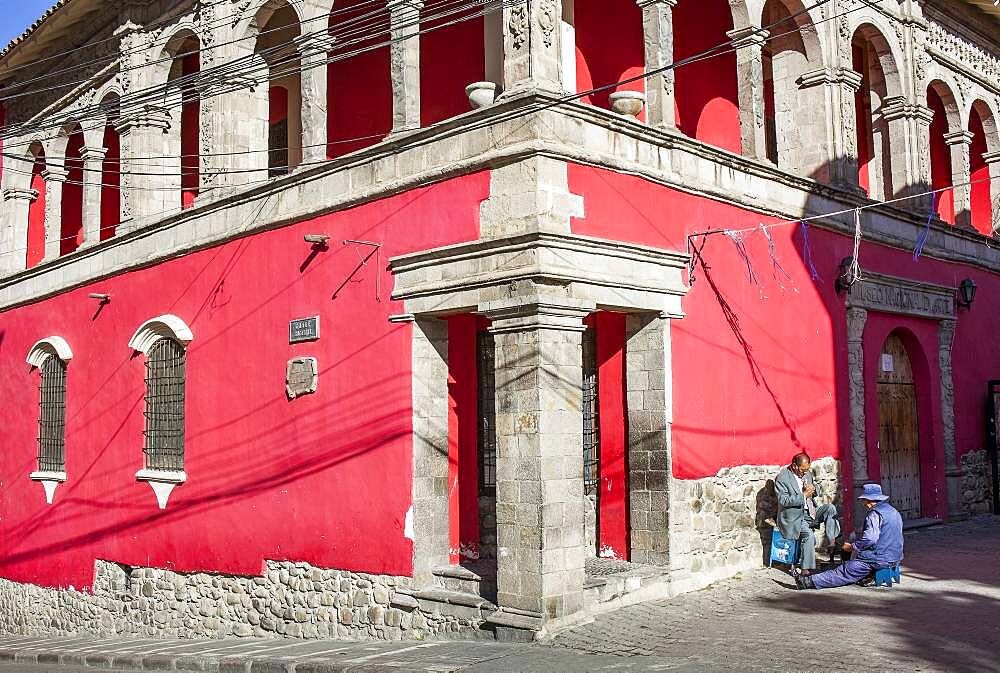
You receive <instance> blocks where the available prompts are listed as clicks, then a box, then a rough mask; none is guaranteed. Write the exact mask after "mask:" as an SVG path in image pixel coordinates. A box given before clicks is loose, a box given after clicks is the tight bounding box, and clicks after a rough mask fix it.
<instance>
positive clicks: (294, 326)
mask: <svg viewBox="0 0 1000 673" xmlns="http://www.w3.org/2000/svg"><path fill="white" fill-rule="evenodd" d="M317 339H319V316H318V315H314V316H312V317H311V318H298V319H296V320H292V321H289V323H288V343H290V344H296V343H300V342H302V341H316V340H317Z"/></svg>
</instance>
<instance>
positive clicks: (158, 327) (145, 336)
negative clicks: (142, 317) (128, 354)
mask: <svg viewBox="0 0 1000 673" xmlns="http://www.w3.org/2000/svg"><path fill="white" fill-rule="evenodd" d="M166 338H169V339H173V340H175V341H177V342H178V343H179V344H181V345H182V346H184V347H185V348H186V347H187V345H188V344H189V343H191V341H192V340H194V334H193V333H192V332H191V328H190V327H188V325H187V323H186V322H184V321H183V320H182V319H181V318H178V317H177V316H175V315H173V314H171V313H167V314H164V315H161V316H158V317H156V318H150V319H149V320H147V321H146V322H144V323H142V325H140V326H139V329H137V330H136V331H135V334H133V335H132V338H131V339H129V342H128V345H129V347H130V348H131V349H132V350H134V351H138V352H140V353H142V354H143V355H149V351H150V349H151V348H152V347H153V346H154V345H155V344H156V342H157V341H159V340H160V339H166Z"/></svg>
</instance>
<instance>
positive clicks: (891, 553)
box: [795, 484, 903, 589]
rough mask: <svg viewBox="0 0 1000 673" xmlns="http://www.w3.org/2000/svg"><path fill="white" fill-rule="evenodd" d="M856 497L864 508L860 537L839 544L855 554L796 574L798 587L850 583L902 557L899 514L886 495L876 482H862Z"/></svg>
mask: <svg viewBox="0 0 1000 673" xmlns="http://www.w3.org/2000/svg"><path fill="white" fill-rule="evenodd" d="M858 499H859V500H861V502H862V503H863V504H864V506H865V508H866V509H867V510H868V516H866V517H865V530H864V532H863V533H862V534H861V539H859V540H857V541H856V542H854V543H853V544H851V543H846V542H845V543H844V545H843V550H844V551H846V552H856V554H857V557H856V558H853V559H851V560H850V561H846V562H844V563H842V564H840V565H839V566H837V567H836V568H834V569H832V570H827V571H826V572H822V573H819V574H818V575H813V576H812V577H796V578H795V584H796V586H797V587H798V588H799V589H831V588H833V587H842V586H845V585H848V584H853V583H855V582H860V581H862V580H864V579H865V578H867V577H868V576H869V575H871V574H872V573H874V572H875V571H876V570H880V569H882V568H891V567H893V566H894V565H896V564H897V563H899V562H900V561H902V560H903V517H901V516H900V515H899V512H897V511H896V508H895V507H893V506H892V505H890V504H889V503H888V502H886V500H888V499H889V496H887V495H883V494H882V487H881V486H879V485H878V484H865V489H864V492H863V493H862V494H861V496H860V497H859V498H858Z"/></svg>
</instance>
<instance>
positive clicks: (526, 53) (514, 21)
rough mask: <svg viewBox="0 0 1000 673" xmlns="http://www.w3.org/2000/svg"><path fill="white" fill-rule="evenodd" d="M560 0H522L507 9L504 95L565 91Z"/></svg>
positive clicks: (505, 6) (505, 18)
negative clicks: (562, 71) (562, 70)
mask: <svg viewBox="0 0 1000 673" xmlns="http://www.w3.org/2000/svg"><path fill="white" fill-rule="evenodd" d="M561 20H562V7H561V4H560V2H559V0H520V1H519V2H517V1H516V2H509V3H506V4H505V5H504V9H503V34H504V65H503V77H504V96H505V97H514V96H517V95H520V94H522V93H524V92H525V91H533V90H534V91H546V92H549V93H552V94H555V95H561V94H562V93H563V85H562V77H561V73H560V68H561V51H560V49H561V47H560V42H561V40H562V30H561V29H560V21H561Z"/></svg>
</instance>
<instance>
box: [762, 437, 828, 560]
mask: <svg viewBox="0 0 1000 673" xmlns="http://www.w3.org/2000/svg"><path fill="white" fill-rule="evenodd" d="M811 466H812V461H811V460H810V459H809V456H808V455H806V454H804V453H799V454H796V455H795V456H794V457H793V458H792V463H791V465H789V466H788V467H784V468H782V469H781V472H779V473H778V476H777V477H776V478H775V479H774V490H775V492H776V493H777V495H778V521H777V523H778V530H780V531H781V536H782V537H784V538H785V539H788V540H798V541H799V548H800V549H801V550H802V552H801V553H802V559H801V563H800V567H801V568H802V571H803V573H804V574H806V575H808V574H809V573H811V572H812V571H813V570H815V569H816V537H815V535H814V534H813V530H815V529H817V528H819V525H820V524H824V525H825V526H826V538H827V540H829V546H833V545H834V544H836V541H837V536H838V535H840V521H838V520H837V518H836V517H837V508H836V507H834V506H833V505H822V506H820V507H817V506H816V500H815V498H816V480H815V479H814V478H813V473H812V471H811V470H810V469H809V468H810V467H811Z"/></svg>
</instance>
